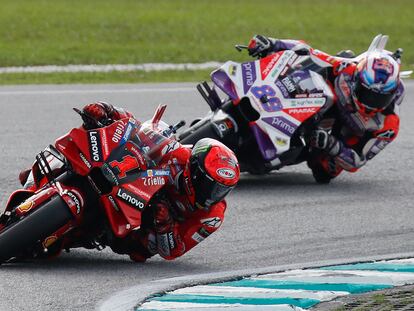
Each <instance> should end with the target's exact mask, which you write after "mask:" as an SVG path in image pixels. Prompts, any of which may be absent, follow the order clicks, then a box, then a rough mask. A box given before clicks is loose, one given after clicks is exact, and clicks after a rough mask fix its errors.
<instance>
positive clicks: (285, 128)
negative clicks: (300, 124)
mask: <svg viewBox="0 0 414 311" xmlns="http://www.w3.org/2000/svg"><path fill="white" fill-rule="evenodd" d="M262 120H263V121H264V122H266V123H268V124H270V125H272V126H273V127H274V128H276V129H277V130H279V131H280V132H282V133H284V134H286V135H287V136H292V135H293V133H294V132H295V130H296V128H297V125H296V124H294V123H293V122H291V121H289V120H288V119H286V118H284V117H272V118H263V119H262Z"/></svg>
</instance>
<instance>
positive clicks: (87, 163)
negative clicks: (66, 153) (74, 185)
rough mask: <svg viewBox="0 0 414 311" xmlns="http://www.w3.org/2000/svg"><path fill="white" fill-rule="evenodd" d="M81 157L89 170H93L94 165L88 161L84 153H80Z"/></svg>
mask: <svg viewBox="0 0 414 311" xmlns="http://www.w3.org/2000/svg"><path fill="white" fill-rule="evenodd" d="M79 157H80V158H81V160H82V161H83V163H85V165H86V167H87V168H91V167H92V164H91V163H90V162H89V161H88V159H86V157H85V155H84V154H83V153H82V152H79Z"/></svg>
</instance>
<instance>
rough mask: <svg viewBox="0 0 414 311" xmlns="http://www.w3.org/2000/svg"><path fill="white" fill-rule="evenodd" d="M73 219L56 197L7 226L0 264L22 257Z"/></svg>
mask: <svg viewBox="0 0 414 311" xmlns="http://www.w3.org/2000/svg"><path fill="white" fill-rule="evenodd" d="M72 217H73V216H72V213H71V212H70V210H69V208H68V206H67V205H66V203H65V202H64V201H63V199H62V198H61V197H59V196H55V197H53V198H52V199H51V200H50V201H48V202H47V203H45V204H44V205H43V206H40V207H38V208H37V209H36V210H35V211H33V212H32V213H30V214H28V215H27V216H26V217H24V218H22V219H19V220H17V221H16V222H14V223H12V224H11V225H9V226H7V227H6V228H4V229H3V230H2V231H1V232H0V263H3V262H6V261H8V260H9V259H11V258H13V257H18V256H20V255H21V254H22V253H24V252H26V251H27V250H28V249H30V248H32V247H34V246H35V245H36V243H38V242H39V241H43V240H44V239H46V238H47V237H48V236H50V235H51V234H52V233H54V232H56V231H57V230H58V229H60V228H61V227H63V226H64V225H65V224H67V223H68V222H69V221H70V220H71V219H72Z"/></svg>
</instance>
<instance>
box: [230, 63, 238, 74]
mask: <svg viewBox="0 0 414 311" xmlns="http://www.w3.org/2000/svg"><path fill="white" fill-rule="evenodd" d="M236 73H237V67H236V66H235V65H230V66H229V75H231V76H235V75H236Z"/></svg>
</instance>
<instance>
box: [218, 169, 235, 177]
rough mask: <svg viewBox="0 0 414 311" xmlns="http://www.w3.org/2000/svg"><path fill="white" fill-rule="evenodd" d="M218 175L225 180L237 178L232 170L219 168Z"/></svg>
mask: <svg viewBox="0 0 414 311" xmlns="http://www.w3.org/2000/svg"><path fill="white" fill-rule="evenodd" d="M216 173H217V175H219V176H220V177H223V178H225V179H233V178H234V177H235V176H236V173H235V172H234V171H233V170H232V169H230V168H219V169H217V171H216Z"/></svg>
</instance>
